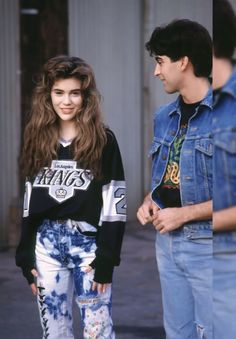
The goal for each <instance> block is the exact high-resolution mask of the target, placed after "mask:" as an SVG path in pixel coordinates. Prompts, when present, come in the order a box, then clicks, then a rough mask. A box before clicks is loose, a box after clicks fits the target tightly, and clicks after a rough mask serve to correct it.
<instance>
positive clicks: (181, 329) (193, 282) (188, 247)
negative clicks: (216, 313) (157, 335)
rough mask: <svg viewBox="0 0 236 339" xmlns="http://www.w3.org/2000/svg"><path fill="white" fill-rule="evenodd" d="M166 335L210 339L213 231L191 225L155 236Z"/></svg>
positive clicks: (208, 227) (201, 226)
mask: <svg viewBox="0 0 236 339" xmlns="http://www.w3.org/2000/svg"><path fill="white" fill-rule="evenodd" d="M156 258H157V264H158V270H159V273H160V282H161V289H162V303H163V314H164V327H165V331H166V338H167V339H196V338H199V339H200V338H201V339H203V338H204V339H212V231H211V228H210V226H208V225H199V226H197V225H192V226H184V227H183V228H181V229H179V230H176V231H172V232H170V233H166V234H163V235H161V234H160V233H158V232H157V236H156Z"/></svg>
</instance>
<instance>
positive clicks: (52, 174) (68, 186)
mask: <svg viewBox="0 0 236 339" xmlns="http://www.w3.org/2000/svg"><path fill="white" fill-rule="evenodd" d="M76 166H77V163H76V161H72V160H70V161H66V160H53V161H52V166H51V168H48V167H45V168H43V170H42V171H40V172H39V174H38V175H37V176H36V178H35V180H34V183H33V187H48V189H49V190H48V193H49V195H50V196H51V197H52V198H53V199H55V200H56V201H58V202H63V201H65V200H67V199H69V198H71V197H72V196H73V195H74V190H75V189H79V190H87V188H88V186H89V184H90V182H91V180H92V176H91V173H90V171H88V170H84V169H81V168H76Z"/></svg>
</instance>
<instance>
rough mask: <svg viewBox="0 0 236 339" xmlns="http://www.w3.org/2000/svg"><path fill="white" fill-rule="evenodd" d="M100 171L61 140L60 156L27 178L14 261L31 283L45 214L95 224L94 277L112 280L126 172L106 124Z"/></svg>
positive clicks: (120, 235)
mask: <svg viewBox="0 0 236 339" xmlns="http://www.w3.org/2000/svg"><path fill="white" fill-rule="evenodd" d="M101 165H102V166H101V168H102V177H101V179H94V178H93V175H92V173H91V172H90V170H89V169H84V168H82V167H81V166H80V164H79V163H78V162H76V161H74V160H73V154H72V147H71V145H70V144H67V145H62V144H60V147H59V150H58V157H57V159H56V160H52V163H51V166H50V167H44V168H42V169H41V171H40V172H39V173H38V174H37V175H36V176H35V177H34V178H32V180H26V184H25V195H24V206H23V217H22V232H21V239H20V243H19V245H18V247H17V251H16V265H17V266H19V267H21V269H22V271H23V274H24V276H25V277H26V279H27V281H28V282H29V283H32V282H33V276H32V274H31V270H32V268H34V267H35V263H34V262H35V258H34V250H35V241H36V232H37V228H38V226H39V225H40V224H41V223H42V221H43V220H45V219H49V220H67V219H71V220H75V221H83V222H86V223H88V224H90V225H92V226H95V227H96V229H97V232H96V242H97V250H96V259H95V261H94V262H93V264H92V266H93V267H94V268H95V277H94V280H95V281H97V282H99V283H108V282H111V280H112V272H113V268H114V266H117V265H119V263H120V251H121V244H122V238H123V234H124V227H125V221H126V194H125V178H124V170H123V165H122V160H121V155H120V151H119V147H118V144H117V141H116V138H115V136H114V134H113V132H112V131H111V130H109V129H107V144H106V145H105V147H104V149H103V153H102V159H101Z"/></svg>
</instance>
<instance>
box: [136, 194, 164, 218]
mask: <svg viewBox="0 0 236 339" xmlns="http://www.w3.org/2000/svg"><path fill="white" fill-rule="evenodd" d="M159 209H160V208H159V206H157V205H156V204H155V203H154V202H153V200H152V199H151V194H148V195H147V196H146V197H145V199H144V201H143V203H142V205H141V206H140V207H139V209H138V212H137V218H138V220H139V221H140V223H141V224H142V225H145V224H147V223H149V222H152V221H153V215H155V214H156V213H157V212H158V211H159Z"/></svg>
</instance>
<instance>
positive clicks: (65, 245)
mask: <svg viewBox="0 0 236 339" xmlns="http://www.w3.org/2000/svg"><path fill="white" fill-rule="evenodd" d="M95 250H96V242H95V236H85V235H84V234H82V233H81V232H80V231H79V230H78V229H77V228H76V225H74V224H73V223H67V224H66V223H61V222H55V221H49V220H45V221H44V222H43V224H42V225H41V226H40V227H39V229H38V233H37V242H36V251H35V252H36V267H37V270H38V273H39V276H38V278H37V286H38V289H39V294H38V307H39V313H40V318H41V325H42V328H43V338H44V339H46V338H47V339H62V338H63V339H67V338H70V339H73V338H74V335H73V331H72V300H73V297H74V296H75V300H76V303H77V305H78V307H79V309H80V314H81V319H82V322H83V325H84V330H83V337H84V339H89V338H94V339H95V338H96V339H114V338H115V334H114V331H113V324H112V319H111V287H109V288H108V289H107V291H106V292H105V293H98V292H97V291H92V289H91V287H92V282H93V275H94V272H93V270H92V271H90V272H89V273H86V272H85V267H86V266H87V265H89V264H90V263H91V262H92V261H93V260H94V258H95Z"/></svg>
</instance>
